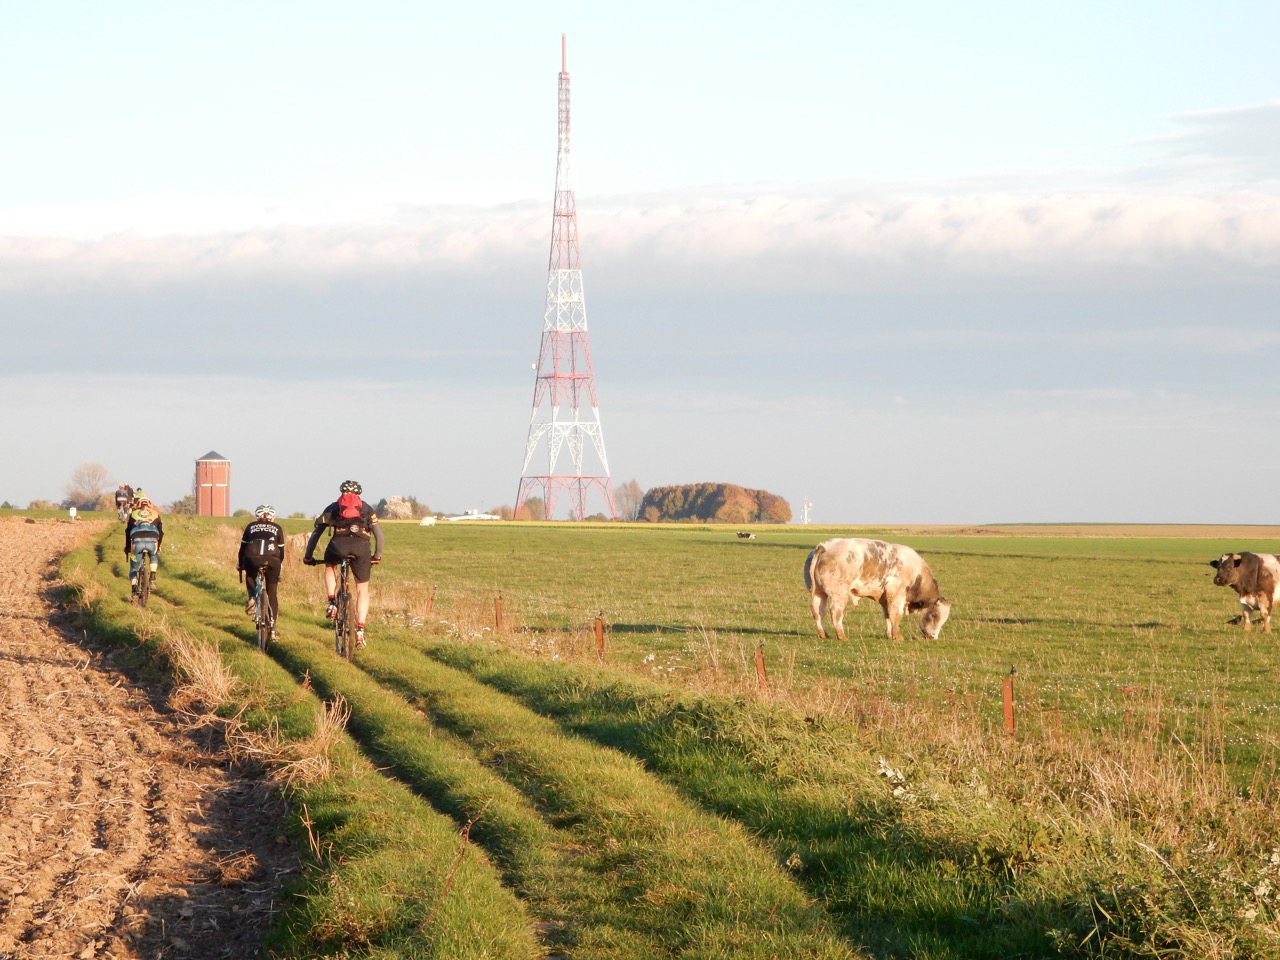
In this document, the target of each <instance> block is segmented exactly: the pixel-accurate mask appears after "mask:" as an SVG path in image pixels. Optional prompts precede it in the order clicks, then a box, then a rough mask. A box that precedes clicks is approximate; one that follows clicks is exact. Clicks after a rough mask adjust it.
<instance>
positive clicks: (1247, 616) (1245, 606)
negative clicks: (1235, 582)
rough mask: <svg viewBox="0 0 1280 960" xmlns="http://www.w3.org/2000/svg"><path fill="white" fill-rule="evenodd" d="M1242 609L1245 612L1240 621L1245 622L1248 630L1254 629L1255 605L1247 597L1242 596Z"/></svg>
mask: <svg viewBox="0 0 1280 960" xmlns="http://www.w3.org/2000/svg"><path fill="white" fill-rule="evenodd" d="M1240 611H1241V613H1243V614H1244V616H1242V617H1241V618H1240V622H1241V623H1242V624H1244V628H1245V629H1246V630H1252V629H1253V606H1252V605H1251V604H1250V603H1249V601H1248V600H1247V599H1246V598H1245V597H1241V598H1240Z"/></svg>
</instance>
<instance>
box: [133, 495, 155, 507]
mask: <svg viewBox="0 0 1280 960" xmlns="http://www.w3.org/2000/svg"><path fill="white" fill-rule="evenodd" d="M133 505H134V506H135V507H149V506H151V499H150V498H149V497H134V498H133Z"/></svg>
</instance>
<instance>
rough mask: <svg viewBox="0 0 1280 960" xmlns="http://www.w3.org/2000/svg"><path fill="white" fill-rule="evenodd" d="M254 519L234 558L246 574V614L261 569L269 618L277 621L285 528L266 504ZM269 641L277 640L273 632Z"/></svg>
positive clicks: (250, 608) (273, 508)
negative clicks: (278, 590)
mask: <svg viewBox="0 0 1280 960" xmlns="http://www.w3.org/2000/svg"><path fill="white" fill-rule="evenodd" d="M253 516H254V519H253V520H252V521H251V522H250V523H249V524H248V525H247V526H245V528H244V533H243V534H242V535H241V537H240V553H239V555H238V556H237V557H236V570H238V571H239V572H241V573H243V574H245V578H244V581H245V586H246V587H247V588H248V591H249V602H248V603H247V604H246V605H245V608H244V609H245V612H246V613H249V614H252V613H253V587H254V581H255V580H256V579H257V577H258V571H259V570H261V571H262V573H263V577H264V578H265V579H266V583H267V601H268V602H269V603H270V604H271V619H272V621H273V622H278V621H279V619H280V603H279V601H278V600H277V599H276V587H277V585H278V584H279V583H280V567H281V564H283V563H284V529H283V528H282V527H281V526H280V524H278V523H276V508H275V507H273V506H271V504H269V503H264V504H261V505H259V506H258V508H257V509H256V510H254V511H253ZM271 639H272V640H275V639H276V632H275V630H272V631H271Z"/></svg>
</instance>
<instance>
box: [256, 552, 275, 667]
mask: <svg viewBox="0 0 1280 960" xmlns="http://www.w3.org/2000/svg"><path fill="white" fill-rule="evenodd" d="M253 604H254V605H253V620H254V623H256V624H257V626H258V649H259V650H261V651H262V652H263V653H266V651H267V644H269V643H270V642H271V629H272V627H273V626H274V625H275V624H274V623H273V622H272V619H271V600H270V599H269V598H268V597H267V585H266V579H265V577H264V576H263V573H262V571H261V570H259V571H258V580H257V582H256V583H255V584H254V589H253Z"/></svg>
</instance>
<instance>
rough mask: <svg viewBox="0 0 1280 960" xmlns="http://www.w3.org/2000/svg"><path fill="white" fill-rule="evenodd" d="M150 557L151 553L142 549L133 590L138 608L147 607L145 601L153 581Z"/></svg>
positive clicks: (149, 593) (149, 594)
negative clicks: (136, 580)
mask: <svg viewBox="0 0 1280 960" xmlns="http://www.w3.org/2000/svg"><path fill="white" fill-rule="evenodd" d="M151 556H152V554H151V551H150V550H148V549H146V548H145V547H144V548H143V549H142V556H141V560H140V562H139V564H138V583H137V585H136V586H135V587H134V588H133V599H134V600H136V601H137V603H138V606H140V607H145V606H146V605H147V599H148V598H149V597H150V596H151V582H152V580H154V579H155V575H154V574H153V573H152V572H151Z"/></svg>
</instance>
